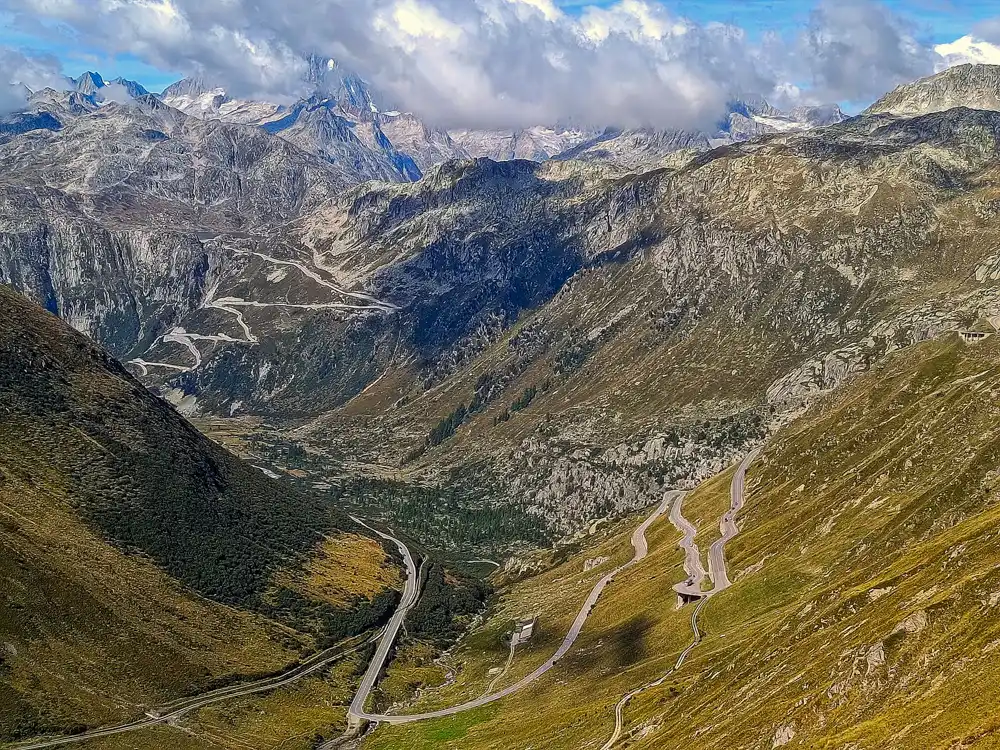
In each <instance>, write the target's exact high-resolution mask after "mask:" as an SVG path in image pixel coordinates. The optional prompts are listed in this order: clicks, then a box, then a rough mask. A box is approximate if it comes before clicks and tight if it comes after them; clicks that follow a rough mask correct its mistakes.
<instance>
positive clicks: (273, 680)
mask: <svg viewBox="0 0 1000 750" xmlns="http://www.w3.org/2000/svg"><path fill="white" fill-rule="evenodd" d="M382 632H383V631H377V632H375V633H372V634H371V635H368V636H367V637H365V638H364V639H363V640H361V641H359V642H357V643H354V644H352V645H341V646H334V647H332V648H328V649H326V650H325V651H321V652H320V653H318V654H316V655H315V656H313V657H312V658H311V659H309V660H308V661H305V662H303V663H302V664H299V665H298V666H297V667H295V668H294V669H291V670H289V671H288V672H285V673H284V674H281V675H277V676H276V677H269V678H266V679H263V680H258V681H256V682H252V683H247V684H245V685H234V686H231V687H227V688H220V689H218V690H213V691H211V692H209V693H205V694H203V695H200V696H196V697H193V698H182V699H181V700H177V701H174V702H173V703H170V704H168V705H166V706H163V707H162V708H160V709H158V710H155V711H151V712H150V713H149V714H147V716H148V718H146V719H141V720H139V721H133V722H130V723H128V724H120V725H118V726H114V727H107V728H105V729H95V730H94V731H92V732H82V733H80V734H74V735H71V736H67V737H52V738H50V739H45V740H36V741H33V742H27V743H21V744H13V745H10V749H11V750H42V748H50V747H61V746H63V745H71V744H77V743H80V742H86V741H87V740H93V739H98V738H100V737H111V736H113V735H116V734H124V733H125V732H134V731H136V730H138V729H148V728H149V727H154V726H157V725H159V724H168V723H170V722H172V721H175V720H176V719H179V718H181V717H182V716H184V715H185V714H187V713H190V712H191V711H196V710H197V709H199V708H204V707H205V706H210V705H212V704H214V703H220V702H221V701H225V700H230V699H232V698H241V697H243V696H247V695H254V694H256V693H264V692H267V691H270V690H275V689H277V688H280V687H284V686H285V685H289V684H291V683H293V682H295V681H297V680H301V679H302V678H303V677H307V676H309V675H311V674H315V673H316V672H319V671H321V670H323V669H325V668H326V667H327V666H329V665H330V664H332V663H334V662H336V661H339V660H340V659H342V658H344V657H345V656H348V655H349V654H353V653H356V652H357V651H360V650H361V649H362V648H364V647H365V646H367V645H368V644H370V643H372V642H373V641H375V640H377V639H379V638H380V636H381V635H382ZM351 640H352V641H357V639H356V638H354V639H351Z"/></svg>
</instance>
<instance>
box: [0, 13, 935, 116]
mask: <svg viewBox="0 0 1000 750" xmlns="http://www.w3.org/2000/svg"><path fill="white" fill-rule="evenodd" d="M3 2H4V3H5V5H7V6H9V7H10V10H11V12H13V13H14V14H15V17H21V18H30V19H33V20H34V21H35V22H36V33H37V27H38V25H39V24H38V23H37V22H38V21H45V22H46V23H45V24H44V28H47V29H49V30H51V31H52V33H59V29H66V28H68V29H70V30H71V33H72V34H73V35H75V38H77V39H79V40H82V41H83V42H84V43H86V44H87V45H88V46H93V47H97V48H99V49H101V50H102V51H104V52H105V53H108V54H121V53H129V54H132V55H135V56H136V57H138V58H139V59H141V60H143V61H145V62H147V63H149V64H151V65H154V66H157V67H160V68H161V69H169V70H179V71H182V72H184V73H186V74H191V75H195V74H201V75H204V76H205V77H206V78H208V79H210V80H214V81H218V82H219V83H220V84H222V85H224V86H225V87H226V88H227V90H229V91H230V93H232V94H233V95H235V96H260V97H267V98H271V99H275V98H277V97H278V96H279V95H282V94H283V95H286V96H287V95H296V94H298V93H301V92H300V91H295V90H294V88H293V87H292V85H291V82H293V81H297V80H300V79H301V77H302V73H303V69H304V63H303V60H304V58H305V57H306V56H308V55H309V54H313V53H315V54H320V55H326V56H329V57H333V58H336V59H338V60H340V61H342V62H343V63H344V65H345V66H346V67H347V68H349V69H352V70H355V71H357V72H358V73H359V74H360V75H362V76H363V77H364V78H366V79H368V80H369V81H370V82H371V83H372V85H373V87H374V88H375V89H376V90H378V91H380V92H382V93H383V94H384V95H385V97H386V99H387V100H388V101H389V102H390V103H391V104H392V105H393V106H394V107H396V108H399V109H406V110H409V111H413V112H415V113H417V114H418V115H420V116H422V117H424V118H425V119H427V120H428V121H430V122H432V123H435V124H440V125H445V126H453V127H516V126H523V125H531V124H538V123H546V124H548V123H556V122H563V123H565V122H575V123H579V124H591V125H619V126H624V127H630V126H640V125H654V126H658V127H678V128H694V127H710V126H711V124H712V123H714V122H715V121H717V119H718V117H719V116H720V114H722V112H723V110H724V108H725V104H726V102H727V100H729V99H730V98H731V97H732V96H733V95H739V94H746V93H753V94H758V95H762V96H765V97H767V96H775V95H777V96H781V97H782V98H784V99H792V98H794V97H795V96H800V98H801V99H803V100H817V101H823V100H832V99H839V100H845V99H846V100H861V99H865V98H874V97H875V96H878V95H879V94H881V93H882V92H883V91H884V90H886V89H887V88H891V86H893V85H895V84H897V83H900V82H902V81H904V80H910V79H911V78H914V77H916V76H917V75H922V74H924V73H927V72H932V71H933V67H934V64H935V62H936V61H937V60H938V59H939V58H938V56H937V55H936V54H935V53H934V52H933V50H930V49H927V48H924V47H922V46H921V45H920V44H918V43H917V42H916V41H915V40H914V35H913V33H912V32H911V30H910V29H909V28H908V27H907V26H906V24H905V23H903V22H902V21H900V19H899V18H898V17H896V16H895V15H893V14H892V13H890V12H889V11H888V10H887V9H886V8H885V7H884V6H882V5H880V4H878V3H877V2H875V1H874V0H822V1H821V2H820V4H819V6H818V8H817V10H816V12H815V13H814V15H813V17H812V22H811V24H810V28H809V29H808V31H807V32H806V33H803V34H802V35H800V36H797V37H795V38H782V37H778V36H775V35H765V37H764V40H763V41H761V42H751V41H749V40H748V38H747V35H746V34H745V33H744V32H743V30H742V29H739V28H736V27H733V26H730V25H726V24H697V23H694V22H692V21H690V20H688V19H685V18H682V17H679V16H677V15H675V14H673V13H671V12H670V11H669V10H668V9H667V7H666V6H665V5H664V4H663V3H662V2H661V1H660V0H617V1H616V2H614V3H612V4H611V5H608V6H604V7H587V8H583V9H582V10H581V11H580V12H579V13H578V14H569V13H566V12H564V11H563V10H560V8H559V7H558V6H557V5H556V3H555V2H553V0H324V1H323V2H316V0H3ZM52 21H55V22H57V23H51V22H52ZM796 87H797V88H796ZM796 92H800V93H799V94H796Z"/></svg>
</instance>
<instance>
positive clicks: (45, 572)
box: [0, 287, 398, 740]
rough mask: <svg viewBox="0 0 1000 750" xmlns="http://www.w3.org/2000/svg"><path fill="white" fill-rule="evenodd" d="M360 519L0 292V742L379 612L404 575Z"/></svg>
mask: <svg viewBox="0 0 1000 750" xmlns="http://www.w3.org/2000/svg"><path fill="white" fill-rule="evenodd" d="M358 532H359V530H358V529H354V528H353V525H352V524H351V522H350V521H349V520H348V519H346V517H344V516H341V515H340V514H339V513H338V512H336V511H335V510H334V509H332V508H331V507H330V506H329V505H328V504H327V503H325V502H324V501H321V500H319V499H315V498H312V497H310V496H308V495H306V494H303V493H302V492H300V491H298V490H296V489H294V488H293V487H289V486H286V485H285V484H284V483H281V482H276V481H273V480H270V479H268V478H267V477H265V476H264V475H263V474H262V473H261V472H259V471H258V470H256V469H254V468H252V467H250V466H249V465H247V464H244V463H242V462H241V461H239V460H238V459H236V458H235V457H234V456H233V455H232V454H230V453H228V452H227V451H225V450H223V449H222V448H220V447H219V446H217V445H215V444H214V443H212V442H211V441H209V440H207V439H206V438H204V437H203V436H201V435H200V434H199V433H198V432H197V431H196V430H195V429H194V428H193V427H191V426H190V425H189V424H188V423H187V422H185V421H184V420H183V419H182V418H181V417H180V416H178V415H177V413H176V412H174V411H173V409H172V408H171V407H169V406H168V405H167V404H166V403H164V402H163V401H161V400H160V399H158V398H157V397H155V396H153V395H152V394H150V393H148V392H147V391H146V389H145V388H143V387H142V385H140V384H139V383H138V382H137V381H135V380H134V379H133V378H132V377H131V376H129V375H128V374H127V373H126V372H125V370H124V369H123V368H122V367H121V366H120V365H119V364H118V363H117V362H115V361H114V360H113V359H112V358H111V357H110V356H108V355H106V354H105V353H104V352H102V351H101V350H100V349H99V348H98V347H96V346H95V345H94V344H93V343H91V342H90V341H89V340H87V339H86V338H84V337H83V336H82V335H81V334H78V333H76V332H75V331H72V330H71V329H69V328H68V327H67V326H66V325H65V324H64V323H63V322H61V321H60V320H58V319H57V318H55V317H53V316H51V315H49V314H48V313H45V312H43V311H42V310H41V309H40V308H37V307H35V306H34V305H32V304H31V303H29V302H27V301H26V300H24V299H23V298H21V297H19V296H17V295H15V294H13V293H12V292H10V291H8V290H7V289H6V288H5V287H0V582H2V585H0V740H2V739H5V738H15V737H21V736H32V735H36V734H39V733H43V732H59V731H66V730H70V729H73V728H75V727H85V726H95V725H100V724H106V723H114V722H119V721H123V720H126V719H134V718H136V717H137V716H141V715H142V713H143V712H144V711H145V710H146V709H148V708H151V707H154V706H157V705H160V704H162V703H164V702H166V701H168V700H170V699H172V698H176V697H178V696H181V695H187V694H192V693H197V692H199V691H201V690H205V689H206V688H211V687H215V686H218V685H219V684H220V682H222V681H232V680H234V679H238V678H239V677H240V676H253V675H263V674H269V673H272V672H274V671H276V670H280V669H282V668H284V667H286V666H287V665H289V664H291V663H293V662H295V661H296V660H297V659H298V658H299V656H300V654H303V653H308V652H311V651H312V650H314V649H316V648H317V647H319V646H325V645H328V644H329V643H331V642H333V641H335V640H338V639H340V638H343V637H344V636H345V635H348V634H350V633H352V632H359V631H361V630H364V629H366V628H368V627H372V626H374V625H376V624H377V623H378V622H379V621H380V620H381V618H382V617H383V616H384V614H385V613H387V612H389V611H391V609H392V607H393V604H394V602H395V598H396V596H397V595H396V593H395V592H394V591H393V590H392V587H393V586H395V585H396V584H397V583H398V572H397V570H396V566H395V563H394V562H393V561H392V560H390V559H388V558H387V556H386V554H385V552H384V550H383V549H382V547H381V545H380V544H379V543H378V542H376V541H374V540H372V539H368V538H367V537H364V536H361V535H360V534H359V533H358ZM347 562H350V565H347V564H346V563H347Z"/></svg>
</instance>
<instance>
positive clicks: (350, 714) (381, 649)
mask: <svg viewBox="0 0 1000 750" xmlns="http://www.w3.org/2000/svg"><path fill="white" fill-rule="evenodd" d="M351 520H352V521H354V522H355V523H358V524H361V525H362V526H364V527H365V528H366V529H368V530H369V531H373V532H375V533H376V534H378V535H379V536H380V537H382V538H383V539H386V540H388V541H390V542H392V543H393V544H395V545H396V547H397V548H398V549H399V551H400V553H401V554H402V555H403V562H404V563H405V564H406V585H405V586H404V587H403V597H402V599H400V602H399V606H398V607H397V608H396V611H395V612H394V613H393V615H392V618H391V619H390V620H389V624H388V625H386V626H385V634H384V635H383V636H382V640H381V641H380V642H379V644H378V648H377V649H376V650H375V654H374V656H372V660H371V662H369V664H368V669H367V670H366V671H365V676H364V677H362V678H361V685H360V686H359V687H358V691H357V692H356V693H355V694H354V700H352V701H351V706H350V708H349V709H348V710H347V720H348V724H349V727H356V726H358V725H360V723H361V720H362V719H368V718H369V716H370V714H366V713H365V703H367V702H368V696H369V695H370V694H371V692H372V688H374V687H375V682H376V680H378V676H379V674H380V673H381V672H382V668H383V667H384V666H385V662H386V659H388V658H389V651H390V649H391V648H392V646H393V644H394V643H395V642H396V637H397V636H398V635H399V630H400V628H401V627H402V626H403V620H405V619H406V615H407V613H408V612H409V611H410V610H411V609H412V608H413V605H414V604H416V603H417V598H418V596H419V593H420V587H419V585H418V574H417V565H416V563H415V562H414V561H413V555H412V554H410V550H409V548H408V547H407V546H406V545H405V544H403V542H401V541H400V540H399V539H397V538H396V537H394V536H391V535H390V534H386V533H384V532H381V531H379V530H378V529H374V528H372V527H371V526H369V525H368V524H366V523H365V522H364V521H362V520H361V519H359V518H356V517H354V516H351ZM348 731H350V729H349V730H348Z"/></svg>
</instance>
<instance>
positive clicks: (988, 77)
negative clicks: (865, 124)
mask: <svg viewBox="0 0 1000 750" xmlns="http://www.w3.org/2000/svg"><path fill="white" fill-rule="evenodd" d="M954 107H969V108H970V109H992V110H1000V65H986V64H983V63H968V64H966V65H956V66H955V67H953V68H948V69H947V70H943V71H941V72H940V73H937V74H935V75H932V76H928V77H927V78H921V79H920V80H919V81H914V82H913V83H907V84H903V85H902V86H898V87H896V88H895V89H893V90H892V91H891V92H889V93H888V94H886V95H885V96H883V97H882V98H881V99H879V100H878V101H877V102H875V103H874V104H873V105H872V106H870V107H869V108H868V109H866V110H865V111H864V114H866V115H873V114H890V115H897V116H899V117H913V116H915V115H924V114H929V113H931V112H943V111H944V110H946V109H952V108H954Z"/></svg>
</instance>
